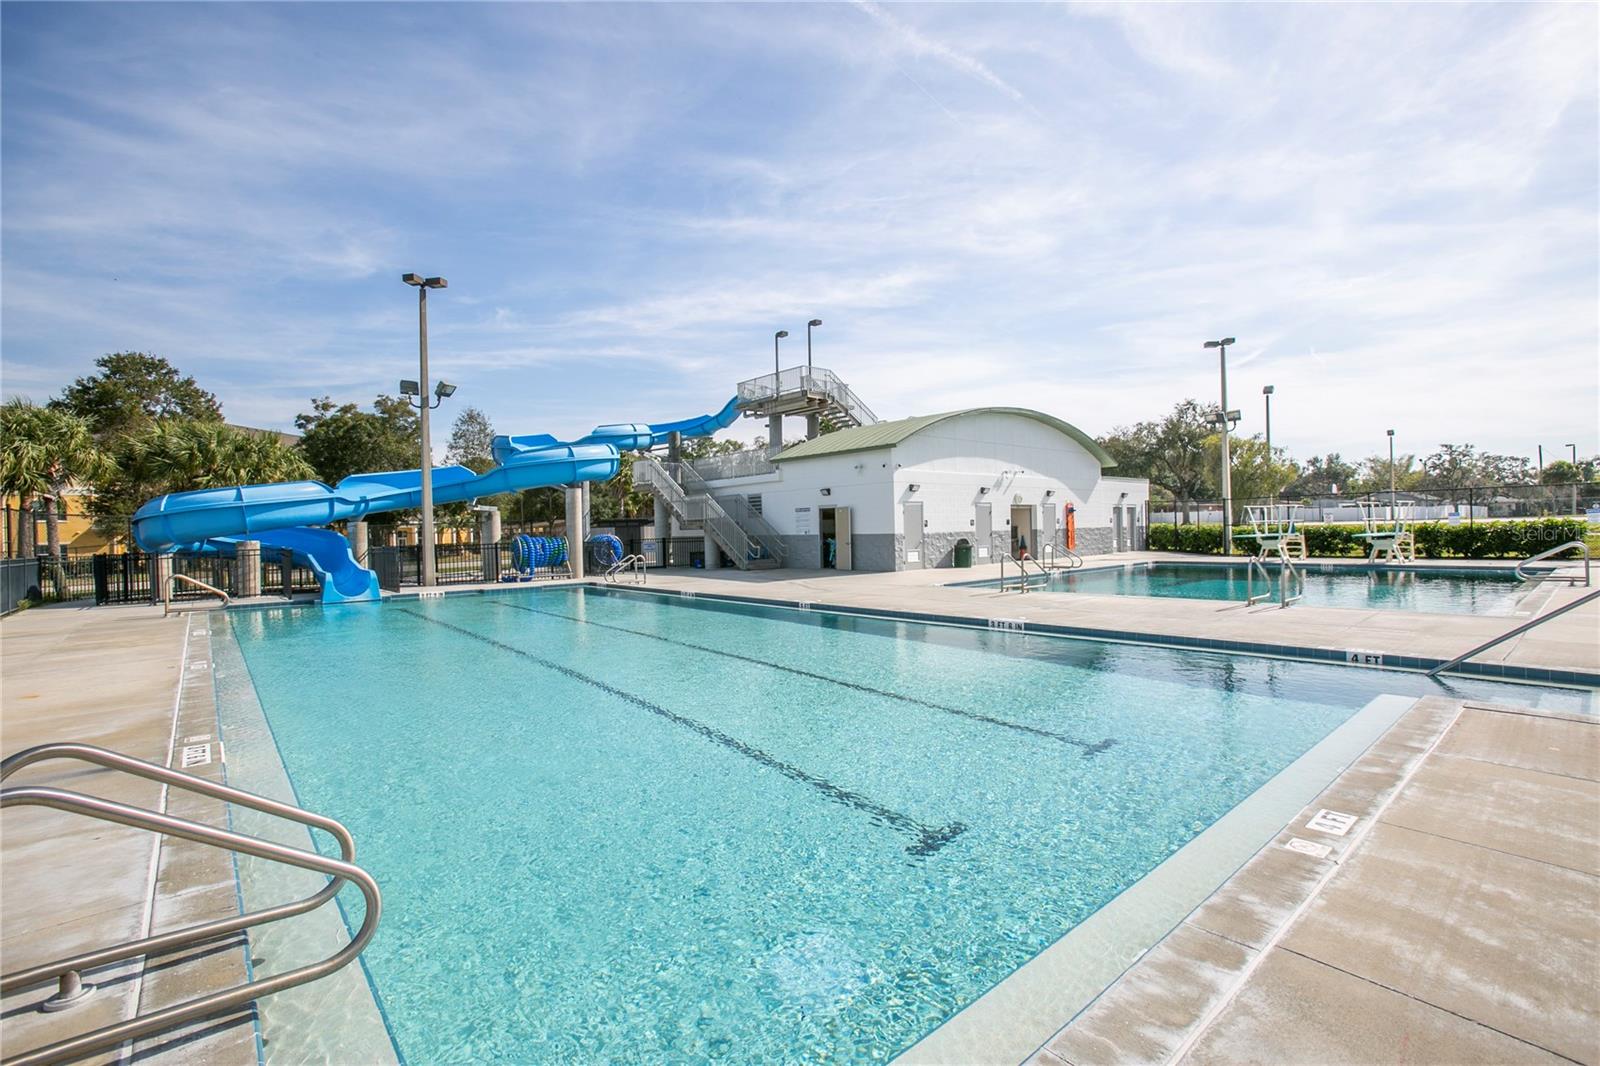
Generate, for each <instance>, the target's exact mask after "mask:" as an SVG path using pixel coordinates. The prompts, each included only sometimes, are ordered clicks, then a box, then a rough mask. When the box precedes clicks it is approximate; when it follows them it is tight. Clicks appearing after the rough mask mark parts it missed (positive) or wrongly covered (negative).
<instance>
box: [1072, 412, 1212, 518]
mask: <svg viewBox="0 0 1600 1066" xmlns="http://www.w3.org/2000/svg"><path fill="white" fill-rule="evenodd" d="M1216 413H1217V408H1216V407H1214V406H1210V407H1208V406H1205V405H1203V404H1201V403H1199V402H1198V401H1196V400H1184V401H1182V402H1181V403H1179V404H1176V405H1175V406H1174V407H1173V408H1172V411H1171V412H1170V413H1168V414H1167V416H1166V417H1165V418H1163V419H1161V420H1160V421H1157V422H1140V423H1138V424H1137V425H1134V426H1119V427H1117V428H1116V429H1114V430H1112V432H1111V433H1110V434H1109V435H1108V436H1106V437H1103V438H1101V440H1100V445H1101V446H1102V447H1103V448H1105V450H1106V451H1107V453H1109V454H1110V456H1111V458H1113V459H1115V460H1116V461H1117V473H1118V475H1119V476H1123V477H1145V478H1149V479H1150V483H1151V484H1152V485H1154V486H1156V487H1157V488H1161V489H1164V490H1166V491H1167V492H1168V493H1170V494H1171V495H1172V498H1173V501H1174V504H1175V505H1176V507H1177V509H1178V510H1180V511H1182V512H1183V513H1184V515H1185V519H1187V516H1188V506H1187V505H1188V504H1189V502H1190V501H1192V500H1196V499H1199V498H1201V497H1202V496H1203V495H1205V494H1207V493H1208V492H1209V491H1210V490H1212V488H1213V487H1214V486H1215V484H1216V482H1215V481H1213V480H1212V471H1213V470H1216V469H1220V460H1218V461H1217V462H1216V463H1212V462H1211V461H1209V460H1208V459H1207V457H1206V441H1207V440H1208V439H1210V437H1211V436H1212V435H1213V434H1214V433H1215V430H1214V429H1213V428H1212V426H1211V420H1212V419H1213V418H1215V417H1216Z"/></svg>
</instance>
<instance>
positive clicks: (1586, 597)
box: [1428, 589, 1600, 677]
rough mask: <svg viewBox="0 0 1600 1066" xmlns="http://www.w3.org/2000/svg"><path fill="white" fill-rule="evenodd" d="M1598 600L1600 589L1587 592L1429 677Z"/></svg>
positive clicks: (1433, 674)
mask: <svg viewBox="0 0 1600 1066" xmlns="http://www.w3.org/2000/svg"><path fill="white" fill-rule="evenodd" d="M1596 599H1600V589H1595V590H1594V591H1593V592H1585V593H1584V594H1583V595H1582V596H1579V597H1578V598H1577V599H1575V600H1573V601H1572V602H1571V603H1563V604H1562V605H1561V606H1560V607H1557V608H1556V609H1555V610H1553V611H1550V612H1548V613H1546V614H1541V615H1540V616H1539V617H1538V618H1535V619H1533V620H1532V621H1529V622H1524V623H1522V624H1521V625H1520V626H1517V627H1516V628H1515V629H1511V630H1508V631H1507V632H1504V633H1501V634H1500V635H1499V636H1498V637H1495V638H1494V639H1493V640H1486V641H1484V642H1483V643H1482V644H1479V645H1478V646H1477V647H1476V648H1473V649H1472V650H1471V651H1467V652H1463V653H1462V654H1460V655H1457V656H1456V657H1455V658H1454V659H1451V660H1450V661H1449V662H1447V663H1440V664H1439V665H1438V666H1435V667H1434V668H1433V669H1431V670H1429V671H1428V676H1429V677H1438V676H1439V675H1440V674H1442V673H1445V672H1446V671H1449V670H1454V669H1455V668H1456V667H1458V666H1460V665H1461V664H1462V663H1464V662H1466V661H1467V660H1468V659H1470V658H1472V657H1473V656H1474V655H1477V654H1478V653H1480V652H1485V651H1488V650H1489V649H1490V648H1492V647H1494V646H1495V645H1496V644H1503V643H1505V642H1506V641H1508V640H1510V639H1511V638H1512V637H1520V636H1521V635H1522V634H1524V633H1526V632H1527V631H1528V630H1530V629H1532V628H1534V627H1535V626H1541V625H1544V624H1545V623H1546V622H1548V621H1550V619H1552V618H1558V617H1560V616H1561V615H1564V614H1566V613H1567V612H1568V611H1571V610H1576V609H1577V608H1579V607H1582V606H1583V605H1584V604H1586V603H1591V602H1593V601H1594V600H1596Z"/></svg>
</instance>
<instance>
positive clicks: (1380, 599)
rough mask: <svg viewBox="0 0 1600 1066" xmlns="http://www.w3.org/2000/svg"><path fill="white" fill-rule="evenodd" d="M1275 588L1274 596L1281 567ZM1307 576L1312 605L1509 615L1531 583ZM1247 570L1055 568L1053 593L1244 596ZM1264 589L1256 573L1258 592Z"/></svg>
mask: <svg viewBox="0 0 1600 1066" xmlns="http://www.w3.org/2000/svg"><path fill="white" fill-rule="evenodd" d="M1267 569H1268V572H1269V573H1270V574H1271V575H1272V583H1271V586H1270V591H1272V592H1273V594H1274V595H1276V590H1277V587H1278V585H1277V582H1278V571H1277V567H1275V566H1268V568H1267ZM1296 569H1297V570H1298V572H1299V573H1300V574H1301V575H1302V576H1303V577H1304V578H1305V596H1304V598H1303V599H1302V600H1301V601H1300V602H1301V603H1304V604H1307V605H1308V606H1312V607H1355V608H1374V607H1376V608H1385V609H1390V608H1392V609H1398V610H1409V611H1428V612H1432V613H1442V614H1479V615H1508V614H1510V613H1511V612H1512V610H1513V609H1514V608H1515V606H1516V602H1517V600H1518V598H1519V597H1520V596H1521V595H1522V593H1523V592H1525V591H1526V590H1527V588H1528V586H1527V585H1526V584H1525V583H1524V582H1522V581H1521V580H1519V579H1518V578H1517V576H1516V575H1515V574H1512V573H1509V572H1492V571H1491V572H1471V571H1459V570H1458V571H1453V572H1444V573H1440V572H1438V571H1429V570H1398V569H1392V570H1391V569H1383V568H1377V567H1373V568H1365V567H1352V566H1338V567H1323V566H1319V565H1318V564H1316V563H1310V564H1300V565H1298V566H1297V567H1296ZM1247 585H1248V582H1247V581H1246V577H1245V567H1244V566H1243V565H1242V564H1241V565H1221V564H1215V565H1213V564H1205V563H1190V564H1184V563H1143V564H1135V565H1132V566H1127V567H1114V568H1106V569H1099V570H1084V571H1075V572H1074V571H1068V572H1058V573H1055V574H1053V575H1051V580H1050V583H1049V586H1048V588H1049V591H1052V592H1084V593H1090V594H1092V595H1097V596H1176V597H1179V598H1182V599H1191V600H1236V601H1238V602H1240V603H1243V602H1244V601H1245V599H1246V598H1247V592H1246V589H1247ZM1262 591H1263V582H1262V580H1261V577H1260V575H1259V574H1257V575H1256V581H1255V592H1256V593H1258V594H1259V593H1260V592H1262Z"/></svg>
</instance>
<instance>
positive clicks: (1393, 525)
mask: <svg viewBox="0 0 1600 1066" xmlns="http://www.w3.org/2000/svg"><path fill="white" fill-rule="evenodd" d="M1380 508H1381V509H1382V511H1383V517H1381V518H1380V517H1379V510H1380ZM1361 518H1362V521H1363V523H1364V524H1365V525H1366V527H1367V531H1366V532H1365V533H1357V534H1356V536H1357V537H1359V538H1360V539H1362V540H1364V541H1366V542H1367V544H1368V545H1370V550H1369V551H1368V552H1367V562H1369V563H1374V562H1377V561H1378V556H1379V555H1380V554H1382V555H1383V561H1384V562H1386V563H1414V562H1416V561H1417V540H1416V537H1415V535H1414V534H1413V533H1412V532H1411V505H1410V504H1396V503H1394V502H1393V501H1390V502H1389V503H1387V504H1385V503H1384V502H1383V501H1382V500H1362V501H1361Z"/></svg>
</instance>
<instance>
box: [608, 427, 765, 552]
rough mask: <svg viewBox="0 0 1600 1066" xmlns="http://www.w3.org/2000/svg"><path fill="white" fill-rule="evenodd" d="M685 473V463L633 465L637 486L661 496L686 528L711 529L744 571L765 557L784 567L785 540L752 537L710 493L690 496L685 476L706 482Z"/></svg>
mask: <svg viewBox="0 0 1600 1066" xmlns="http://www.w3.org/2000/svg"><path fill="white" fill-rule="evenodd" d="M669 465H670V466H671V467H672V469H671V470H669V469H668V466H669ZM685 470H689V467H688V465H687V464H685V463H673V464H667V463H663V462H661V461H660V460H658V459H654V458H651V457H650V456H648V455H641V456H639V457H638V458H636V459H635V460H634V463H633V483H634V484H635V485H640V486H644V487H647V488H649V489H650V490H651V491H653V492H655V493H656V494H657V495H658V496H660V497H661V499H662V500H663V501H664V502H665V503H666V504H667V507H668V508H669V509H671V510H672V512H673V513H674V514H676V515H677V516H678V518H679V520H680V521H682V522H683V523H684V525H686V526H689V527H690V528H694V529H705V530H708V531H709V532H710V533H711V535H712V538H713V539H715V540H717V541H718V542H719V543H720V544H721V545H722V547H723V548H725V549H726V550H727V552H728V554H729V555H731V556H733V558H734V561H735V564H736V565H738V566H739V568H740V569H744V568H745V567H746V566H747V565H748V564H749V563H750V562H751V561H754V560H757V559H763V558H768V559H772V560H774V561H776V562H778V563H780V564H781V563H782V562H783V560H784V553H783V544H782V540H781V539H777V540H773V541H771V542H770V543H769V542H768V541H766V540H764V539H761V538H759V537H757V536H754V535H752V534H751V532H750V530H748V529H746V528H745V527H744V526H743V525H741V524H740V523H739V520H738V519H736V518H734V517H733V516H732V515H730V514H729V513H728V512H727V511H726V510H724V509H723V507H722V505H721V504H720V503H719V502H718V501H717V500H716V498H715V497H713V496H712V495H711V493H710V492H709V491H699V492H696V493H695V494H694V495H692V496H691V495H689V493H688V492H686V491H685V487H684V485H682V484H680V483H679V481H678V478H679V477H684V479H685V480H686V481H689V482H690V483H691V484H693V483H695V482H696V481H698V483H699V485H700V486H702V487H703V486H704V485H705V482H704V481H703V480H700V479H699V476H698V475H696V474H693V471H692V470H689V473H688V474H687V475H685V474H684V473H683V471H685Z"/></svg>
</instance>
